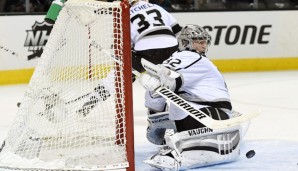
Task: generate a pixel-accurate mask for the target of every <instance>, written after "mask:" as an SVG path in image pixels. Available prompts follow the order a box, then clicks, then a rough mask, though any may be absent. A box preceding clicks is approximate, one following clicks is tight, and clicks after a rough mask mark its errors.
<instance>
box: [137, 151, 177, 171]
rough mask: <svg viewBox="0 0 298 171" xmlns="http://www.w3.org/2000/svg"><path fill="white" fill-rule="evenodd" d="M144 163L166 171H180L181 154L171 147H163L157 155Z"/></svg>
mask: <svg viewBox="0 0 298 171" xmlns="http://www.w3.org/2000/svg"><path fill="white" fill-rule="evenodd" d="M143 162H144V163H146V164H149V165H150V166H151V167H154V168H158V169H161V170H164V171H178V170H179V169H180V166H181V162H180V157H179V154H178V153H177V152H176V151H175V150H173V149H171V148H170V147H169V146H163V147H162V148H160V149H159V152H158V153H157V154H155V155H153V156H152V157H150V159H149V160H145V161H143Z"/></svg>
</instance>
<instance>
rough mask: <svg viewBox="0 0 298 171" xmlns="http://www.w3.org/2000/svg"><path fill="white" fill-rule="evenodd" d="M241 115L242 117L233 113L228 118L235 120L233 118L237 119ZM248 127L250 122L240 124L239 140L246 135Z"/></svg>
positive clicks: (238, 113)
mask: <svg viewBox="0 0 298 171" xmlns="http://www.w3.org/2000/svg"><path fill="white" fill-rule="evenodd" d="M241 115H244V114H242V113H240V112H237V111H233V112H232V114H231V115H230V118H235V117H239V116H241ZM249 126H250V120H248V121H246V122H243V123H241V124H240V129H239V131H240V137H241V140H242V139H243V138H244V136H245V135H246V133H247V130H248V128H249Z"/></svg>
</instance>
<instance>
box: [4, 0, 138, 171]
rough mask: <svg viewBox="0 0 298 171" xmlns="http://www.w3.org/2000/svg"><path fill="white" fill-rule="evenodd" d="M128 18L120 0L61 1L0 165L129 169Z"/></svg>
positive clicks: (131, 137) (131, 144)
mask: <svg viewBox="0 0 298 171" xmlns="http://www.w3.org/2000/svg"><path fill="white" fill-rule="evenodd" d="M129 23H130V21H129V4H128V1H127V0H125V1H122V2H120V1H115V2H103V1H95V0H68V1H67V2H66V3H65V5H64V7H63V8H62V10H61V11H60V14H59V16H58V18H57V21H56V23H55V25H54V27H53V29H52V32H51V35H50V37H49V40H48V42H47V44H46V46H45V48H44V52H43V54H42V56H41V59H40V60H39V63H38V65H37V66H36V69H35V71H34V73H33V75H32V78H31V80H30V82H29V85H28V89H27V91H26V92H25V94H24V97H23V99H22V102H21V106H20V108H19V110H18V112H17V116H16V118H15V121H14V123H13V125H12V126H11V128H10V130H9V132H8V135H7V137H6V139H5V141H4V142H3V144H2V146H0V168H6V169H15V170H96V171H99V170H109V169H113V170H115V169H121V170H130V171H133V170H135V165H134V133H133V104H132V75H131V70H132V69H131V49H130V24H129Z"/></svg>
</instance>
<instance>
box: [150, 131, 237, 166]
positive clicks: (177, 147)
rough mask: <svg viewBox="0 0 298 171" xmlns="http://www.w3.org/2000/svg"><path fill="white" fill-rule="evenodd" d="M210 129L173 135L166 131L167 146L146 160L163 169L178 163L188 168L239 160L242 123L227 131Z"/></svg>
mask: <svg viewBox="0 0 298 171" xmlns="http://www.w3.org/2000/svg"><path fill="white" fill-rule="evenodd" d="M207 129H210V128H198V129H194V130H188V131H183V132H180V133H175V134H172V135H171V134H167V133H166V136H165V140H166V146H167V149H165V148H163V149H162V150H160V151H159V153H158V154H156V155H154V156H152V157H151V158H150V159H149V160H150V161H148V160H147V161H145V163H148V164H149V165H151V166H153V167H157V168H160V169H162V170H170V169H172V170H175V169H176V168H177V167H176V164H177V163H178V164H179V165H178V166H179V168H180V169H182V170H184V169H192V168H197V167H203V166H208V165H213V164H219V163H226V162H231V161H235V160H237V159H238V157H239V154H240V145H239V143H240V135H239V127H237V128H233V129H232V128H231V129H229V130H224V131H218V130H217V131H213V130H210V131H206V130H207ZM167 131H168V130H167ZM167 135H168V136H167ZM169 152H170V153H169Z"/></svg>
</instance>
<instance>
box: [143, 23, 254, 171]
mask: <svg viewBox="0 0 298 171" xmlns="http://www.w3.org/2000/svg"><path fill="white" fill-rule="evenodd" d="M178 42H179V51H177V52H175V53H174V54H173V55H172V56H171V57H170V58H169V59H168V60H166V61H164V62H163V64H161V65H156V67H157V68H158V69H157V70H158V71H159V72H152V70H150V69H149V67H146V66H145V67H144V68H145V69H146V70H147V73H146V74H143V75H142V76H140V79H139V80H140V82H141V84H142V85H143V86H144V87H145V88H146V91H147V92H146V96H145V105H146V107H147V108H148V110H149V111H150V112H151V115H149V119H148V120H149V121H150V119H151V118H153V116H154V115H159V113H160V112H163V113H164V111H165V106H166V100H165V98H162V97H161V96H159V94H157V93H155V90H156V89H157V88H159V87H160V86H162V87H167V88H168V89H170V90H172V91H173V92H175V93H176V94H178V95H179V96H180V97H181V98H183V99H184V100H186V101H187V102H188V103H189V104H190V105H192V106H193V107H194V108H195V109H197V110H200V111H201V112H203V113H204V114H207V115H208V116H209V117H211V118H213V119H215V120H228V119H230V118H232V117H237V116H235V114H234V113H233V109H232V104H231V100H230V96H229V91H228V89H227V86H226V83H225V81H224V78H223V76H222V74H221V73H220V72H219V71H218V69H217V67H216V66H215V65H214V64H213V63H212V62H211V61H210V60H209V59H208V58H207V56H206V52H207V49H208V47H209V45H210V42H211V37H210V35H209V34H208V33H207V32H206V31H205V30H204V29H203V28H201V27H199V26H197V25H186V26H185V27H184V28H183V29H182V31H181V34H180V36H179V37H178ZM150 112H149V113H150ZM163 117H165V116H163ZM198 117H199V116H198ZM163 121H165V122H166V124H165V125H166V126H168V125H170V124H169V123H170V122H172V123H173V125H174V126H175V127H174V128H172V129H166V128H169V127H165V128H164V130H163V132H162V131H161V129H159V131H157V132H156V131H151V130H152V129H155V128H156V127H157V126H160V125H162V123H159V125H156V122H149V123H150V125H149V127H148V132H149V136H148V135H147V136H148V139H149V140H150V141H151V142H158V143H155V144H158V145H160V144H161V143H162V142H163V143H164V145H163V146H162V147H161V148H160V150H159V152H158V153H157V154H155V155H153V156H152V157H150V158H149V159H148V160H146V161H144V162H145V163H147V164H149V165H151V166H153V167H156V168H159V169H162V170H180V169H182V170H183V169H190V168H196V167H202V166H208V165H213V164H219V163H226V162H232V161H235V160H237V158H238V157H239V152H240V142H241V140H242V138H243V136H244V134H245V132H246V131H247V128H248V126H249V121H247V122H245V123H243V124H238V125H235V126H231V127H227V128H226V129H216V130H213V129H211V128H209V127H206V125H204V124H203V123H201V122H199V121H198V119H196V118H194V117H193V116H190V115H189V114H188V113H187V112H185V111H184V110H181V108H179V107H177V106H176V105H172V103H170V105H169V110H168V120H162V121H160V122H163ZM155 133H160V134H162V135H164V136H156V135H154V134H155Z"/></svg>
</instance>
